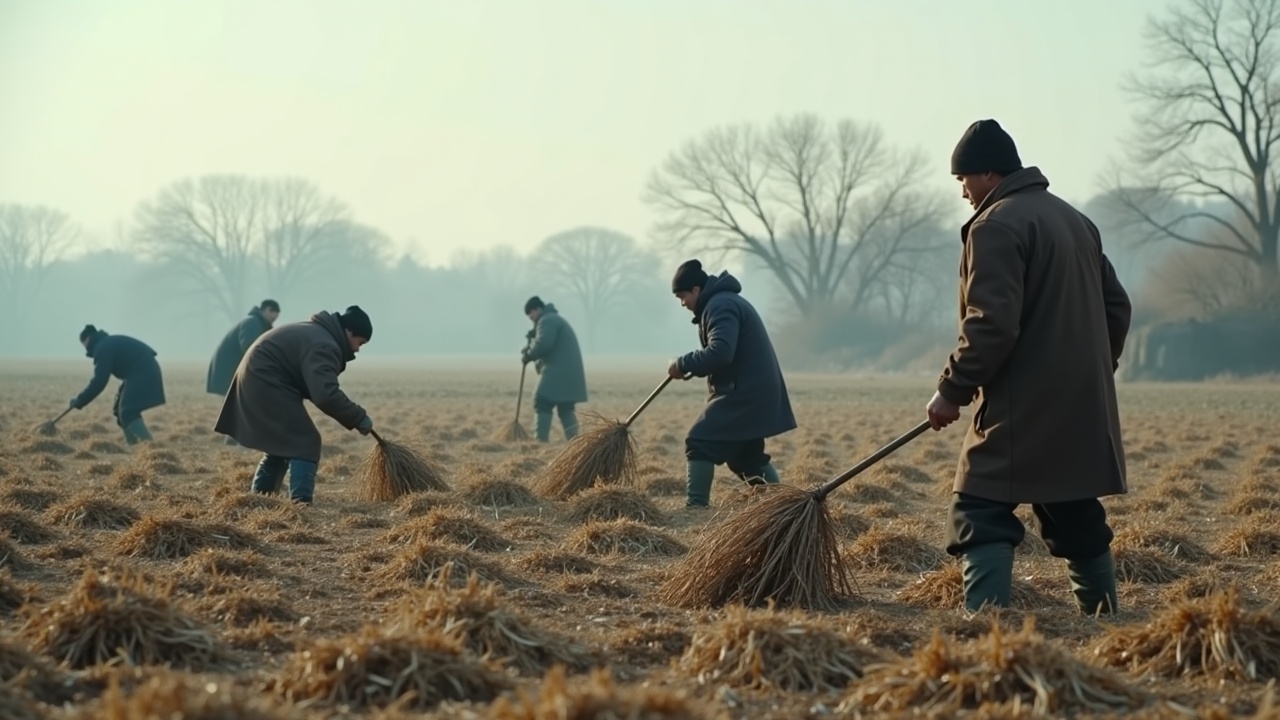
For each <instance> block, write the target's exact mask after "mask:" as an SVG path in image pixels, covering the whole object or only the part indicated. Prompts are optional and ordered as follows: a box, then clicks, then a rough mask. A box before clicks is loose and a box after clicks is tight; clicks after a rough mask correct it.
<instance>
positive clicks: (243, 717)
mask: <svg viewBox="0 0 1280 720" xmlns="http://www.w3.org/2000/svg"><path fill="white" fill-rule="evenodd" d="M70 717H71V718H73V719H74V720H80V719H81V718H83V719H84V720H89V719H90V718H93V720H161V719H165V720H167V719H169V718H186V719H189V720H291V719H293V718H301V717H302V714H301V713H300V712H299V711H298V710H295V709H293V708H290V707H288V706H285V705H283V704H282V703H281V702H279V701H278V700H273V699H272V698H271V697H270V696H264V695H262V694H261V693H256V692H252V691H249V690H247V689H243V688H240V687H237V686H236V685H234V684H233V683H232V682H231V681H230V680H226V679H221V680H212V679H210V678H208V677H197V676H192V675H187V674H185V673H177V672H172V671H168V670H159V669H148V671H147V675H146V676H145V679H142V680H141V681H140V682H137V683H133V686H132V687H130V688H129V689H128V690H125V689H124V688H123V687H122V686H121V682H120V678H119V675H118V674H113V675H112V676H111V677H110V679H109V681H108V685H107V689H106V691H105V692H104V693H103V694H102V697H101V698H99V699H98V700H96V701H95V702H93V703H91V704H88V705H85V706H82V707H81V708H79V709H78V710H77V712H75V714H73V715H71V716H70Z"/></svg>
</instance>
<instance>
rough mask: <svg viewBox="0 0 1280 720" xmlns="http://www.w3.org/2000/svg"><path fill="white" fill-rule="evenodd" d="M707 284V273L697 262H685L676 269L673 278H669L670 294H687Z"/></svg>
mask: <svg viewBox="0 0 1280 720" xmlns="http://www.w3.org/2000/svg"><path fill="white" fill-rule="evenodd" d="M706 284H707V273H706V271H705V270H703V269H702V263H701V262H700V261H698V260H685V261H684V262H682V263H680V267H678V268H676V275H675V277H673V278H671V292H673V293H678V292H687V291H689V290H692V289H694V288H696V287H697V288H700V287H704V286H705V285H706Z"/></svg>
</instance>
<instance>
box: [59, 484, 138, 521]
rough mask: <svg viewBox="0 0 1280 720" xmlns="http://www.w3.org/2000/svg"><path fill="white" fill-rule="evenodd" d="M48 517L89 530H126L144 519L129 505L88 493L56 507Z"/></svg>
mask: <svg viewBox="0 0 1280 720" xmlns="http://www.w3.org/2000/svg"><path fill="white" fill-rule="evenodd" d="M48 516H49V519H50V520H52V521H53V522H56V523H58V524H61V525H66V526H68V527H73V528H83V529H87V530H125V529H128V528H129V527H130V526H132V525H133V524H134V523H136V522H138V520H140V519H141V517H142V516H141V515H140V514H139V513H138V511H137V510H134V509H133V508H132V507H130V506H128V505H124V504H121V503H118V502H116V501H114V500H109V499H107V498H103V497H97V496H95V495H91V494H88V493H84V494H80V495H76V496H75V497H73V498H71V499H69V500H66V501H63V502H61V503H58V504H57V505H54V506H53V507H51V508H49V510H48Z"/></svg>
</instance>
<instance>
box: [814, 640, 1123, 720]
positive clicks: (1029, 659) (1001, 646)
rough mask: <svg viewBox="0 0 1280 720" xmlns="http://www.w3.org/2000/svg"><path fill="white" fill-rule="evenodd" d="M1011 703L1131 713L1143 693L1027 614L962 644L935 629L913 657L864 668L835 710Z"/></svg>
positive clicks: (1049, 710)
mask: <svg viewBox="0 0 1280 720" xmlns="http://www.w3.org/2000/svg"><path fill="white" fill-rule="evenodd" d="M1010 702H1016V703H1018V704H1019V705H1021V706H1022V707H1024V708H1026V709H1029V710H1030V711H1031V712H1032V713H1034V714H1035V715H1053V716H1062V715H1068V716H1069V715H1075V714H1080V713H1108V712H1125V711H1130V710H1135V709H1137V708H1140V707H1142V706H1143V705H1145V704H1147V702H1148V697H1147V695H1146V694H1145V693H1144V692H1142V691H1141V690H1139V689H1137V688H1134V687H1131V686H1129V685H1128V684H1127V683H1126V682H1125V680H1124V679H1123V678H1122V677H1121V676H1120V675H1118V674H1116V673H1114V672H1112V671H1110V670H1106V669H1102V668H1095V667H1092V666H1090V665H1088V664H1086V663H1084V662H1081V661H1080V660H1078V659H1076V658H1075V657H1074V656H1072V655H1071V654H1070V653H1068V652H1066V651H1065V650H1063V649H1061V648H1059V647H1058V646H1056V645H1054V644H1052V643H1051V642H1048V641H1046V640H1045V639H1044V638H1043V637H1041V636H1040V635H1039V633H1037V632H1035V626H1034V619H1033V618H1030V617H1028V618H1027V619H1026V620H1025V623H1024V625H1023V627H1022V629H1021V630H1020V631H1019V632H1016V633H1013V634H1008V633H1007V632H1006V631H1004V630H1002V629H1001V628H1000V626H999V624H998V623H996V622H993V623H992V627H991V631H990V632H989V633H988V634H986V635H983V636H982V637H979V638H977V639H975V640H971V641H968V642H965V643H953V642H948V641H946V640H944V639H943V637H942V634H941V633H939V632H936V631H935V633H934V636H933V640H932V641H931V642H929V644H928V645H926V646H924V647H922V648H920V649H918V650H917V651H916V652H915V653H913V654H912V656H911V657H910V658H905V659H902V660H900V661H896V662H892V663H885V664H881V665H875V666H871V667H868V668H867V674H866V677H865V678H863V680H862V681H861V682H860V683H858V684H857V686H855V687H854V688H853V690H852V692H851V693H850V694H849V696H848V697H847V698H846V699H845V701H844V702H843V703H842V704H841V706H840V707H839V708H838V709H837V712H855V711H865V712H874V713H888V712H895V711H897V712H905V711H908V710H911V711H913V712H916V713H921V714H927V713H931V712H935V711H943V712H948V713H954V712H955V711H957V710H960V709H962V708H977V707H979V706H981V705H983V704H984V703H992V704H1003V703H1010Z"/></svg>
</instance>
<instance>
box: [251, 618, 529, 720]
mask: <svg viewBox="0 0 1280 720" xmlns="http://www.w3.org/2000/svg"><path fill="white" fill-rule="evenodd" d="M510 685H511V682H510V680H509V679H508V678H507V676H506V675H505V674H504V673H503V672H502V670H501V668H500V667H499V665H498V664H497V663H496V662H494V661H492V660H488V659H481V658H476V657H475V656H473V655H471V654H470V653H468V652H466V650H465V648H464V647H463V644H462V641H461V639H460V638H458V637H454V636H450V635H445V634H444V633H442V632H440V631H438V630H435V629H423V630H417V631H413V632H405V633H389V632H387V631H385V630H380V629H378V628H376V627H372V626H367V627H365V628H363V629H362V630H360V631H359V632H357V633H355V634H352V635H348V636H346V637H338V638H323V639H320V640H317V641H316V642H314V643H313V644H311V646H310V647H308V648H306V649H302V650H299V651H298V652H295V653H294V654H293V656H292V657H291V658H290V660H289V661H288V663H287V665H286V666H285V667H284V669H283V670H282V671H281V673H280V676H279V678H278V679H277V680H276V681H275V683H274V687H275V688H276V689H278V690H279V691H280V692H281V693H283V694H284V696H285V697H287V698H288V699H290V700H293V701H295V702H297V701H303V700H322V701H326V702H328V703H331V704H335V705H350V706H352V707H356V708H362V707H370V706H373V707H385V706H388V705H391V704H393V703H394V704H396V706H397V707H398V708H401V709H415V710H428V709H431V708H433V707H435V706H436V705H438V704H439V703H440V702H441V701H443V700H474V701H481V702H484V701H489V700H492V699H493V698H494V697H496V696H497V695H498V694H499V693H501V692H502V691H504V690H506V689H508V688H509V687H510ZM397 701H399V702H397Z"/></svg>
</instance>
